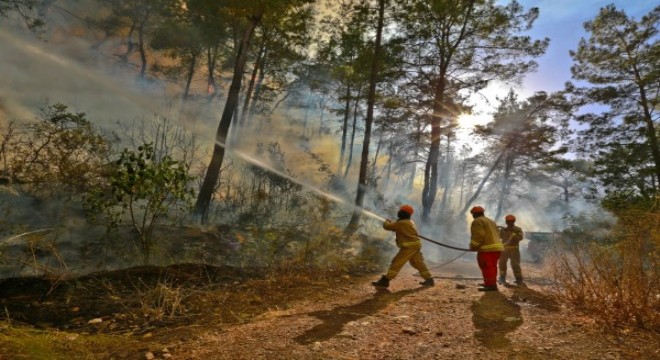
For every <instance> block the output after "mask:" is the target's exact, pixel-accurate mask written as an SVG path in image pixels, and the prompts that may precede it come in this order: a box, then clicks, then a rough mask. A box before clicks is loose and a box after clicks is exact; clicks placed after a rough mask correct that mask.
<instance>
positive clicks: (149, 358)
mask: <svg viewBox="0 0 660 360" xmlns="http://www.w3.org/2000/svg"><path fill="white" fill-rule="evenodd" d="M144 358H145V359H147V360H153V359H155V358H156V356H154V353H152V352H151V351H147V352H146V353H145V354H144Z"/></svg>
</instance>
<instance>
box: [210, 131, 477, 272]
mask: <svg viewBox="0 0 660 360" xmlns="http://www.w3.org/2000/svg"><path fill="white" fill-rule="evenodd" d="M216 144H218V145H219V146H222V147H224V148H225V150H229V151H231V152H232V154H234V155H236V156H238V157H240V158H241V159H243V160H245V161H247V162H249V163H251V164H253V165H256V166H258V167H260V168H262V169H264V170H266V171H269V172H271V173H273V174H276V175H278V176H280V177H283V178H285V179H287V180H289V181H291V182H293V183H296V184H298V185H301V186H303V187H305V188H306V189H308V190H311V191H313V192H315V193H317V194H319V195H321V196H323V197H325V198H327V199H329V200H332V201H334V202H336V203H339V204H343V205H347V206H350V207H353V208H354V209H355V210H358V211H360V212H361V213H363V214H365V215H367V216H369V217H371V218H374V219H376V220H380V221H385V220H386V219H385V218H384V217H382V216H379V215H377V214H375V213H373V212H371V211H369V210H366V209H364V208H362V207H359V206H355V205H354V204H351V203H349V202H347V201H346V200H344V199H342V198H340V197H338V196H336V195H333V194H330V193H328V192H325V191H323V190H321V189H319V188H317V187H315V186H313V185H311V184H308V183H306V182H303V181H300V180H298V179H296V178H294V177H292V176H290V175H287V174H285V173H283V172H282V171H280V170H277V169H275V168H273V167H272V166H270V165H268V164H266V163H264V162H263V161H261V160H259V159H256V158H254V157H252V156H250V155H248V154H245V153H243V152H241V151H238V150H234V149H229V148H228V147H227V146H225V145H224V144H222V143H221V142H219V141H217V142H216ZM419 237H420V238H422V239H424V240H426V241H428V242H431V243H434V244H436V245H440V246H442V247H446V248H449V249H453V250H459V251H474V250H470V249H464V248H459V247H456V246H451V245H447V244H444V243H441V242H439V241H436V240H433V239H430V238H428V237H426V236H422V235H419ZM461 256H462V255H461ZM454 260H455V259H454Z"/></svg>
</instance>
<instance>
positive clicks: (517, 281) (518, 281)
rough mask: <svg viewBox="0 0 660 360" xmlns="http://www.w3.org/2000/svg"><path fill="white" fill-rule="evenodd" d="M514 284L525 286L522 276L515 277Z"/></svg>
mask: <svg viewBox="0 0 660 360" xmlns="http://www.w3.org/2000/svg"><path fill="white" fill-rule="evenodd" d="M516 285H518V286H525V282H524V281H523V279H522V278H517V279H516Z"/></svg>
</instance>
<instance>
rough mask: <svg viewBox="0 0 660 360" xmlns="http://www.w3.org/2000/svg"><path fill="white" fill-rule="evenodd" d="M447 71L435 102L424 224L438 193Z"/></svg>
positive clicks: (441, 78)
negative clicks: (441, 127)
mask: <svg viewBox="0 0 660 360" xmlns="http://www.w3.org/2000/svg"><path fill="white" fill-rule="evenodd" d="M445 85H446V79H445V71H443V70H441V71H440V77H439V79H438V85H437V87H436V89H435V98H434V100H433V118H432V119H431V147H430V148H429V157H428V159H427V160H426V167H425V168H424V188H423V189H422V223H423V224H428V222H429V217H430V215H431V207H433V202H434V201H435V196H436V193H437V191H438V159H439V157H440V135H441V131H440V120H441V119H442V114H443V113H444V109H443V105H444V95H445Z"/></svg>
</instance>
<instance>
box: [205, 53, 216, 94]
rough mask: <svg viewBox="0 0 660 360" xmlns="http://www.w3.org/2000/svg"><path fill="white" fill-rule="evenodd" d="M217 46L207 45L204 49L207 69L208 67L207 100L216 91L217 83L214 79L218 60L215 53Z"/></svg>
mask: <svg viewBox="0 0 660 360" xmlns="http://www.w3.org/2000/svg"><path fill="white" fill-rule="evenodd" d="M216 51H217V46H214V47H209V48H208V49H207V50H206V60H207V61H206V64H207V69H208V72H209V74H208V79H207V82H208V90H207V92H208V96H209V100H212V99H213V98H214V97H215V95H216V94H217V93H218V84H217V83H216V81H215V65H216V62H217V60H218V57H217V54H216Z"/></svg>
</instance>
